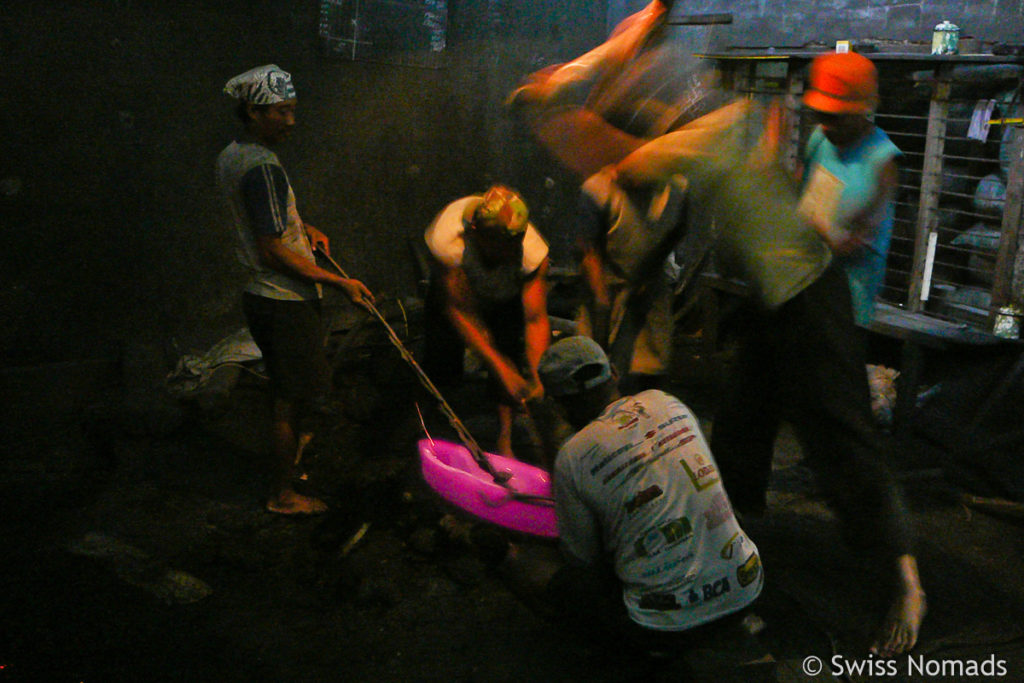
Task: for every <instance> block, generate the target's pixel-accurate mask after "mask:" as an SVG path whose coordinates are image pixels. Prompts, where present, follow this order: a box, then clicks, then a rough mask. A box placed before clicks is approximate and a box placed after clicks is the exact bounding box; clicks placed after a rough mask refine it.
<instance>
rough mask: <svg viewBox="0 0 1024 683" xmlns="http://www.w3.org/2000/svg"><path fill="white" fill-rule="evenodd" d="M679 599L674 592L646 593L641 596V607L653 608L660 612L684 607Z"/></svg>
mask: <svg viewBox="0 0 1024 683" xmlns="http://www.w3.org/2000/svg"><path fill="white" fill-rule="evenodd" d="M682 608H683V606H682V605H680V604H679V600H677V599H676V596H675V595H673V594H672V593H646V594H644V595H642V596H640V609H653V610H658V611H659V612H667V611H670V610H676V609H682Z"/></svg>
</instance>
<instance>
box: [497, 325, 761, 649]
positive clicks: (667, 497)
mask: <svg viewBox="0 0 1024 683" xmlns="http://www.w3.org/2000/svg"><path fill="white" fill-rule="evenodd" d="M538 370H539V374H540V378H541V381H542V382H543V384H544V390H545V393H546V395H547V396H548V397H550V400H547V401H543V402H538V403H535V404H533V405H531V408H532V409H533V412H534V415H535V417H536V418H537V419H538V420H539V422H540V427H541V431H542V432H543V433H545V434H546V435H547V436H548V437H549V439H548V440H549V442H550V444H551V448H549V450H550V451H551V452H556V454H555V459H554V465H553V477H554V496H555V507H556V511H557V515H558V529H559V536H560V551H561V553H560V555H561V556H560V557H558V556H555V555H554V554H553V553H547V552H546V551H550V550H553V549H552V548H545V547H533V546H527V545H525V544H523V545H508V546H507V548H502V549H501V550H502V553H503V555H504V556H503V557H501V559H500V562H499V563H498V568H499V571H500V572H501V573H503V575H504V576H505V577H506V578H507V579H508V580H509V582H510V583H511V584H512V587H513V589H516V588H518V592H519V593H520V595H521V596H522V597H523V598H524V599H527V600H528V601H529V602H530V603H531V604H532V605H533V606H534V607H536V608H538V609H539V610H541V611H542V612H543V613H545V614H547V615H549V616H552V617H553V618H555V619H558V620H559V621H565V622H567V623H568V624H571V625H574V626H575V627H577V628H582V629H583V630H584V631H586V632H588V634H589V635H591V636H595V637H597V638H600V639H602V640H604V639H607V641H608V642H610V643H617V644H618V646H637V647H640V648H642V649H644V650H660V649H663V648H665V647H672V648H673V649H675V648H678V646H680V645H681V644H682V642H683V640H684V639H681V638H680V636H679V632H687V635H688V636H695V635H697V634H698V633H700V632H707V631H708V630H709V629H708V628H707V626H708V625H710V624H711V623H712V622H719V621H720V620H722V618H723V617H727V616H729V615H736V616H738V615H739V614H741V613H742V611H743V610H744V608H746V607H747V606H748V605H750V604H751V603H752V602H753V601H754V600H755V599H756V598H757V596H758V595H759V594H760V592H761V587H762V585H763V583H764V577H763V573H762V571H761V562H760V557H759V555H758V553H757V548H756V547H755V546H754V544H753V543H752V542H751V541H750V539H749V538H747V536H746V534H745V533H744V532H743V530H742V529H740V527H739V524H738V523H737V521H736V518H735V517H734V515H733V512H732V508H731V506H730V504H729V499H728V498H727V497H726V494H725V490H724V489H723V488H722V483H721V481H720V478H719V475H718V468H717V467H716V465H715V461H714V459H713V458H712V457H711V453H710V452H709V450H708V447H707V442H706V441H705V439H704V436H703V434H702V433H701V430H700V427H699V425H698V424H697V419H696V417H694V415H693V413H691V412H690V410H689V409H688V408H687V407H686V406H685V405H683V404H682V403H681V402H680V401H678V400H677V399H675V398H673V397H672V396H669V395H668V394H666V393H664V392H662V391H658V390H648V391H643V392H641V393H638V394H636V395H634V396H621V395H620V394H619V389H618V376H617V375H616V374H615V373H614V372H613V370H612V367H611V364H610V363H609V361H608V358H607V356H606V355H605V353H604V351H602V350H601V348H600V346H598V344H597V343H596V342H595V341H593V340H592V339H590V338H588V337H583V336H575V337H569V338H566V339H562V340H560V341H558V342H556V343H555V344H552V345H551V346H550V347H549V348H548V349H547V350H546V351H545V353H544V354H543V356H542V357H541V361H540V365H539V368H538ZM552 404H554V405H552ZM559 411H561V413H562V415H563V416H564V418H565V419H566V420H567V422H568V425H567V427H568V431H566V425H565V423H564V422H563V421H561V419H560V416H559ZM559 426H561V428H562V430H563V431H562V436H568V435H569V434H571V436H569V438H568V440H566V441H564V443H562V444H561V446H560V447H557V443H558V442H559V438H558V431H559ZM556 447H557V448H556ZM495 559H498V558H495ZM729 622H730V623H732V622H738V619H730V620H729ZM718 625H719V626H721V625H722V624H721V623H718ZM732 625H733V626H736V624H732ZM736 633H737V635H739V633H740V629H739V628H736ZM721 637H722V634H721V633H718V634H717V635H716V638H718V639H720V638H721Z"/></svg>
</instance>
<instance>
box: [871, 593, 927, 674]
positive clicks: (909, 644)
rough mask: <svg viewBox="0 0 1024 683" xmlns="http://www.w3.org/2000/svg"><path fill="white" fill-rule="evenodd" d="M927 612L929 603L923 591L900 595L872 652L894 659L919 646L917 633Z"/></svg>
mask: <svg viewBox="0 0 1024 683" xmlns="http://www.w3.org/2000/svg"><path fill="white" fill-rule="evenodd" d="M927 611H928V602H927V600H925V596H924V591H923V590H920V589H917V590H914V591H909V592H904V593H902V594H901V595H899V596H898V597H897V598H896V600H895V601H893V603H892V606H891V607H890V608H889V613H888V614H887V615H886V617H885V622H884V623H883V624H882V630H881V633H879V635H878V638H877V639H876V640H875V643H874V644H873V645H872V646H871V652H872V653H873V654H875V655H878V656H879V657H894V656H896V655H900V654H903V653H904V652H908V651H910V650H912V649H913V647H914V645H915V644H917V632H918V630H919V629H920V628H921V622H922V621H924V615H925V613H926V612H927Z"/></svg>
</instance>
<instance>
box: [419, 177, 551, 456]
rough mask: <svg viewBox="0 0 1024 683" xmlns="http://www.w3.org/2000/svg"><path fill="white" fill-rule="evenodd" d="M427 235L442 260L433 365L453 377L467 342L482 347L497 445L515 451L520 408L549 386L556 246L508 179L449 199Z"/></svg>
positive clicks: (429, 363) (432, 318) (430, 344)
mask: <svg viewBox="0 0 1024 683" xmlns="http://www.w3.org/2000/svg"><path fill="white" fill-rule="evenodd" d="M424 238H425V239H426V243H427V247H428V248H429V250H430V253H431V255H432V256H433V257H434V262H435V267H434V269H433V273H432V277H431V287H430V291H429V292H428V294H427V303H426V354H425V359H424V366H425V370H426V372H427V374H429V375H430V376H431V377H432V378H433V379H434V381H435V382H438V383H440V384H444V383H453V382H455V381H457V379H458V378H459V377H460V376H461V374H462V365H463V363H462V361H463V355H464V351H465V349H466V348H469V349H470V350H471V351H472V352H473V353H475V354H476V355H477V356H478V357H479V358H480V359H481V360H482V361H483V363H484V365H485V366H486V367H487V369H488V371H489V375H490V378H491V387H492V390H493V391H494V392H495V393H496V394H497V398H498V438H497V444H496V450H497V451H498V452H499V453H502V454H505V455H512V421H513V413H514V411H515V410H516V409H517V408H519V407H521V406H523V405H525V402H526V401H527V400H529V399H532V398H537V397H539V396H540V395H541V394H542V393H543V390H542V388H541V384H540V380H539V378H538V377H537V364H538V363H539V362H540V356H541V354H542V353H544V350H545V349H546V348H547V347H548V344H549V343H550V341H551V325H550V322H549V320H548V313H547V271H548V245H547V243H546V242H545V241H544V238H543V237H541V235H540V233H539V232H538V231H537V229H536V228H535V227H534V226H533V225H532V224H531V223H530V222H529V211H528V209H527V207H526V203H525V202H524V201H523V199H522V197H520V196H519V195H518V194H517V193H516V192H514V191H512V190H510V189H509V188H507V187H503V186H501V185H495V186H493V187H491V188H490V189H488V190H487V192H485V193H484V194H483V195H471V196H468V197H463V198H461V199H457V200H455V201H454V202H452V203H451V204H449V205H448V206H446V207H445V208H444V209H442V210H441V212H440V213H439V214H438V215H437V217H435V218H434V221H433V222H432V223H431V224H430V227H429V228H427V231H426V234H425V235H424ZM521 359H522V360H525V366H524V367H520V361H521Z"/></svg>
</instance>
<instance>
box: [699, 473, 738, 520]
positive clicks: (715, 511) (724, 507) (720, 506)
mask: <svg viewBox="0 0 1024 683" xmlns="http://www.w3.org/2000/svg"><path fill="white" fill-rule="evenodd" d="M716 481H717V480H716ZM696 484H697V482H694V485H696ZM730 519H732V506H730V505H729V499H728V498H727V497H726V495H725V494H724V493H722V492H721V491H719V492H718V493H716V494H715V495H714V497H713V498H712V499H711V504H710V505H708V509H707V510H705V511H704V521H705V523H706V524H707V528H708V531H710V530H711V529H715V528H717V527H719V526H721V525H722V524H724V523H725V522H727V521H729V520H730Z"/></svg>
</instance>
